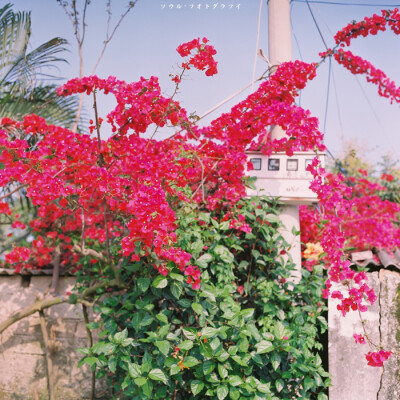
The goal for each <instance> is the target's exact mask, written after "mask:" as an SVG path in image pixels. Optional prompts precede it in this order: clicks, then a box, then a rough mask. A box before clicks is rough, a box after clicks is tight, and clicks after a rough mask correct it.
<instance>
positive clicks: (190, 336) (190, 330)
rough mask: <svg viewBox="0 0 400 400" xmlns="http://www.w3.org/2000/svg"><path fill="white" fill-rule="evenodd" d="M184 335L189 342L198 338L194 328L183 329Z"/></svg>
mask: <svg viewBox="0 0 400 400" xmlns="http://www.w3.org/2000/svg"><path fill="white" fill-rule="evenodd" d="M182 333H183V335H184V336H185V337H186V339H189V340H194V339H196V337H197V332H196V331H195V330H194V329H193V328H183V329H182Z"/></svg>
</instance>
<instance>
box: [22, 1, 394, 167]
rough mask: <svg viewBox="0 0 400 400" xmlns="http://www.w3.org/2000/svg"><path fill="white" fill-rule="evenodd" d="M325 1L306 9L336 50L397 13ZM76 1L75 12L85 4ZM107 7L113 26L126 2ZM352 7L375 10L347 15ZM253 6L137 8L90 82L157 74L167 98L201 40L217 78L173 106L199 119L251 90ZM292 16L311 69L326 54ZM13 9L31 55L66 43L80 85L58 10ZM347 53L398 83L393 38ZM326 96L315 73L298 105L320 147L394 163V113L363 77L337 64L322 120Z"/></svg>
mask: <svg viewBox="0 0 400 400" xmlns="http://www.w3.org/2000/svg"><path fill="white" fill-rule="evenodd" d="M322 1H324V0H322ZM322 1H321V2H318V3H313V2H312V1H310V7H311V9H312V11H313V13H314V16H315V19H316V21H317V23H318V25H319V27H320V30H321V32H322V35H323V37H324V39H325V41H326V43H327V45H328V46H329V47H330V46H333V37H332V34H334V33H335V32H336V31H337V30H338V29H340V28H341V27H343V26H345V25H346V24H347V23H348V22H350V21H351V20H360V19H362V18H363V17H364V16H366V15H372V14H373V13H374V12H375V13H378V12H379V10H380V9H382V8H394V7H387V6H385V7H384V6H383V5H388V4H391V5H400V2H398V1H390V0H385V1H378V0H351V1H339V0H337V1H336V0H332V1H333V2H341V3H346V4H347V5H338V4H336V5H333V4H321V3H322ZM77 2H78V4H80V3H82V0H81V1H79V0H78V1H77ZM105 3H106V2H105V1H104V0H92V2H91V5H90V6H89V8H88V22H87V25H88V26H87V36H86V40H85V45H84V63H85V65H84V72H85V74H90V72H91V70H92V68H93V66H94V62H95V59H96V58H97V56H98V55H99V52H100V50H101V47H102V42H103V40H104V37H105V26H106V13H105ZM113 3H115V4H113V20H114V23H115V22H116V21H117V20H118V17H119V15H120V14H121V13H122V12H123V11H124V9H125V7H126V6H125V4H127V2H126V1H123V0H118V1H117V0H114V2H113ZM262 3H263V4H262V13H261V32H260V42H259V47H260V48H262V50H263V52H264V54H265V55H267V54H268V32H267V30H268V26H267V21H268V14H267V12H268V10H267V0H263V1H262ZM349 3H359V4H380V5H381V6H371V7H366V6H352V5H348V4H349ZM179 5H180V6H181V7H180V8H179V7H178V6H179ZM191 5H193V8H192V7H191ZM199 5H200V9H199V8H198V6H199ZM207 5H208V6H209V7H208V8H207ZM223 5H224V6H225V7H223ZM231 5H232V6H233V7H232V8H231V7H230V6H231ZM259 7H260V0H223V1H219V0H218V1H217V0H196V1H195V0H139V1H138V3H137V5H136V6H135V8H134V9H133V10H132V11H131V12H130V13H129V14H128V16H127V17H126V19H125V20H124V21H123V23H122V24H121V26H120V28H119V29H118V31H117V33H116V35H115V37H114V39H113V40H112V42H111V43H110V45H109V47H108V48H107V50H106V53H105V56H104V58H103V60H102V62H101V64H100V65H99V67H98V69H97V71H96V74H97V75H98V76H100V77H107V76H109V75H114V76H116V77H117V78H118V79H123V80H126V81H128V82H131V81H135V80H137V79H138V78H139V77H140V76H144V77H149V76H151V75H155V76H158V77H159V78H160V83H161V87H162V88H163V90H164V93H165V94H171V93H172V92H173V85H172V83H171V82H170V78H169V76H168V75H169V74H170V73H173V74H174V73H177V72H178V68H177V65H178V62H180V60H179V58H180V57H179V55H178V53H176V51H175V49H176V47H177V45H178V44H180V43H183V42H186V41H189V40H191V39H193V38H195V37H204V36H206V37H207V38H208V39H209V40H210V44H212V45H214V46H215V48H216V49H217V52H218V53H217V56H216V59H217V61H218V62H219V64H218V70H219V73H218V75H216V76H214V77H211V78H210V77H205V76H204V74H202V73H200V72H197V71H193V70H191V71H189V72H190V74H188V76H187V77H186V78H185V80H184V81H183V85H182V87H181V93H179V94H178V97H177V99H178V100H180V101H181V103H182V104H183V106H184V107H185V108H186V109H187V110H188V112H193V111H196V113H197V114H198V115H202V114H203V113H205V112H206V111H208V110H209V109H211V108H212V107H213V106H215V105H216V104H218V103H220V102H221V101H223V100H224V99H226V98H228V97H229V96H230V95H232V94H233V93H235V92H237V91H238V90H240V89H242V88H243V87H245V86H246V85H248V84H249V83H250V82H251V79H252V73H253V65H254V55H255V52H256V40H257V24H258V14H259ZM291 8H292V25H293V31H292V36H293V45H292V46H293V59H302V60H304V61H307V62H311V61H318V53H319V52H320V51H323V50H324V48H325V47H324V44H323V41H322V39H321V37H320V35H319V33H318V30H317V28H316V26H315V23H314V21H313V19H312V16H311V14H310V11H309V9H308V7H307V4H306V3H305V2H304V1H302V0H298V1H293V2H292V4H291ZM14 9H15V10H31V12H32V47H36V46H37V45H39V44H41V43H43V42H44V41H46V40H48V39H50V38H52V37H55V36H60V37H64V38H66V39H67V40H68V41H69V43H70V46H69V48H70V52H69V54H67V59H68V62H69V63H68V64H63V65H60V71H59V74H60V76H62V77H64V78H65V79H70V78H72V77H75V76H77V75H78V57H77V47H76V42H75V39H74V36H73V31H72V26H71V24H70V22H69V20H68V18H67V16H66V15H65V13H64V10H63V9H62V8H61V7H60V5H59V4H58V3H57V1H56V0H35V1H32V0H30V1H29V0H15V1H14ZM351 49H352V50H353V52H354V53H355V54H357V55H360V56H361V57H363V58H365V59H367V60H369V61H371V62H372V63H374V64H375V65H376V66H377V67H378V68H381V69H383V70H384V71H385V72H386V73H387V75H388V76H389V77H391V78H392V79H393V80H394V81H395V82H398V83H399V84H400V68H399V65H400V52H399V50H400V37H396V36H395V35H394V34H392V33H391V32H385V33H381V34H380V35H379V36H376V37H369V38H360V39H358V40H356V41H354V45H353V46H352V48H351ZM266 67H267V66H266V64H265V62H264V61H263V60H262V59H261V58H258V59H257V73H256V76H260V75H261V74H262V72H264V70H265V69H266ZM61 82H62V81H60V83H61ZM327 87H328V64H327V63H325V64H323V65H322V66H321V67H320V68H319V69H318V77H317V78H316V79H315V80H314V81H313V82H311V83H310V84H309V86H308V87H307V88H306V89H305V90H304V91H303V92H302V96H301V105H302V106H303V107H305V108H308V109H310V110H311V112H312V114H313V115H314V116H316V117H318V118H319V120H320V128H321V129H323V127H324V125H325V126H326V129H325V143H326V145H327V146H328V148H329V150H330V151H331V152H332V153H333V154H334V155H336V156H340V154H341V152H342V150H343V143H344V142H345V141H350V142H353V143H358V144H359V146H360V147H361V148H362V149H363V150H362V151H363V155H364V156H365V158H368V159H371V160H372V161H377V160H379V159H380V158H381V157H382V155H385V154H390V155H391V156H392V157H393V158H395V159H400V113H399V105H397V104H393V105H391V104H390V102H389V101H388V100H387V99H382V98H380V97H379V96H378V94H377V90H376V87H375V86H372V85H371V84H367V83H366V82H365V79H364V78H363V77H358V78H357V79H356V78H355V77H354V76H353V75H351V74H350V73H349V72H348V71H346V70H344V68H343V67H341V66H339V65H337V64H335V63H334V62H333V63H332V73H331V81H330V91H329V101H328V112H327V113H326V112H325V110H326V99H327ZM249 93H250V92H249V90H247V91H245V92H243V93H242V94H241V95H239V96H237V97H235V99H234V100H232V101H230V102H228V103H227V104H225V105H224V106H222V107H221V108H219V109H218V110H217V111H215V112H214V113H213V114H211V115H210V116H209V117H207V118H205V119H204V120H203V121H204V123H207V122H209V121H210V120H211V119H212V118H215V117H217V116H218V115H219V114H220V113H221V112H224V111H227V110H228V109H229V108H230V107H231V106H232V105H234V104H235V103H236V102H238V101H240V100H241V99H243V98H244V96H246V95H247V94H249ZM112 100H113V99H112V98H101V100H100V101H101V104H102V105H101V107H100V111H101V113H102V114H106V113H107V111H108V110H110V109H111V108H112V106H113V104H114V103H113V101H112ZM86 110H87V112H88V113H91V106H90V103H87V104H86ZM325 119H326V122H325ZM160 134H161V135H162V134H163V132H161V133H160ZM164 134H165V132H164Z"/></svg>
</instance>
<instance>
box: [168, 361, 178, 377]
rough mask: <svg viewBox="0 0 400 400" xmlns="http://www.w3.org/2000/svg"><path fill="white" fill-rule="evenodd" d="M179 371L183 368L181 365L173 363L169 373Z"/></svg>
mask: <svg viewBox="0 0 400 400" xmlns="http://www.w3.org/2000/svg"><path fill="white" fill-rule="evenodd" d="M178 372H181V368H180V367H179V365H177V364H174V365H171V370H170V372H169V374H170V375H171V376H172V375H176V374H177V373H178Z"/></svg>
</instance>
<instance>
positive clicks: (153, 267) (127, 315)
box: [0, 11, 400, 400]
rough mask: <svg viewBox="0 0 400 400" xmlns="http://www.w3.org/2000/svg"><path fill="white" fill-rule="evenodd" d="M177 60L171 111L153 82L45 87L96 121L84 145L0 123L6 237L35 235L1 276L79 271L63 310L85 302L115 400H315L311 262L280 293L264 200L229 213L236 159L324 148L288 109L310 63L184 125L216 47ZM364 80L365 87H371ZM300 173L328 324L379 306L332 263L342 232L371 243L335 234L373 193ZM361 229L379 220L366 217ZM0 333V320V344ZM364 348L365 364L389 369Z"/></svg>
mask: <svg viewBox="0 0 400 400" xmlns="http://www.w3.org/2000/svg"><path fill="white" fill-rule="evenodd" d="M385 13H386V12H385ZM385 13H384V14H383V20H384V21H387V22H388V23H389V24H392V25H391V26H395V25H396V24H398V23H399V22H398V21H399V18H397V15H398V14H397V11H395V12H391V13H389V14H387V13H386V14H385ZM383 20H382V18H381V17H374V18H373V19H372V20H371V21H370V20H368V21H367V22H366V23H365V24H366V25H367V27H368V29H367V32H372V33H374V32H375V29H373V27H374V24H382V23H383V22H382V21H383ZM393 21H394V22H393ZM396 21H397V22H396ZM379 26H380V25H379ZM396 26H397V25H396ZM371 27H372V28H371ZM360 31H363V32H365V27H364V25H363V24H356V25H354V27H353V28H351V29H348V28H346V29H345V30H344V31H343V32H345V33H344V36H343V35H339V36H337V47H336V48H335V49H333V50H329V51H328V52H327V53H324V54H322V58H323V59H324V58H326V57H328V56H332V55H336V54H339V50H340V49H339V50H338V47H340V46H341V44H343V43H347V42H348V40H349V39H348V38H349V37H351V36H353V37H356V36H358V35H359V32H360ZM395 32H396V33H397V30H395ZM177 50H178V53H179V55H180V56H182V57H183V58H184V60H183V62H182V65H181V67H182V72H181V74H180V75H176V76H174V77H172V81H173V82H174V84H175V85H176V90H175V91H174V94H173V95H172V96H170V97H167V96H165V95H162V90H161V88H160V85H159V83H158V79H157V78H156V77H150V78H141V79H140V80H139V81H138V82H133V83H126V82H123V81H120V80H118V79H117V78H115V77H109V78H107V79H101V78H98V77H97V76H90V77H85V78H82V79H73V80H71V81H69V82H67V83H66V84H65V85H63V86H62V87H60V88H59V90H58V93H59V95H61V96H68V95H71V94H75V93H87V95H89V96H92V98H93V103H94V117H93V121H92V122H91V126H90V127H89V132H88V133H86V134H76V133H73V132H71V131H69V130H67V129H64V128H61V127H58V126H52V125H48V124H47V123H46V121H45V120H44V119H43V118H40V117H38V116H35V115H31V116H26V117H25V118H24V120H23V121H22V122H16V121H12V120H10V119H7V118H5V119H3V120H2V121H1V123H2V127H3V130H1V131H0V149H1V154H0V162H1V163H2V169H1V170H0V185H1V186H2V187H4V188H5V189H6V190H5V194H4V195H3V196H2V197H1V198H0V201H1V202H0V212H1V213H2V214H4V215H5V216H7V218H9V220H10V222H11V223H12V227H13V228H12V229H14V231H11V232H10V235H11V236H12V235H14V234H18V233H19V230H24V229H29V230H30V231H31V235H30V236H29V239H32V240H31V241H30V242H28V241H26V240H25V241H23V240H20V237H18V240H17V241H16V242H15V243H14V247H13V248H12V250H11V251H9V252H8V253H7V254H6V255H5V266H8V267H12V268H15V269H17V270H20V269H21V268H28V269H29V268H31V269H38V268H43V267H45V266H50V265H52V266H53V268H54V271H55V276H56V275H57V273H58V271H60V269H71V270H73V271H74V272H76V273H77V274H78V276H79V281H78V284H77V288H76V290H75V292H74V293H72V294H71V295H70V296H69V301H70V302H72V303H75V302H77V303H79V302H80V303H83V304H84V305H85V306H87V305H88V304H93V302H94V303H96V302H98V303H99V312H100V313H101V315H102V318H103V323H102V324H101V326H102V328H103V331H104V334H105V335H106V337H105V339H102V341H101V342H99V343H98V344H97V345H94V346H93V347H92V348H91V349H89V350H87V351H86V353H85V358H84V359H83V363H88V364H90V365H91V366H92V367H93V369H95V368H98V369H99V371H100V373H102V374H104V373H106V374H113V375H111V376H109V379H110V383H111V385H113V386H114V387H115V391H116V392H117V393H119V392H120V391H126V392H127V393H130V394H129V395H130V396H136V398H153V397H154V396H156V398H163V396H164V397H165V396H166V393H168V395H167V396H171V398H182V399H183V398H191V397H190V396H192V398H196V396H197V398H204V396H210V397H214V398H218V399H219V400H222V399H224V398H226V397H227V396H229V397H230V398H232V399H235V398H241V397H244V398H246V397H247V398H254V399H257V398H261V399H269V398H289V399H292V398H298V397H299V396H300V397H301V398H315V397H316V396H317V397H318V398H319V399H321V398H324V394H323V393H319V392H320V390H322V388H323V387H324V385H325V384H326V383H324V382H323V379H322V378H321V376H324V372H323V369H322V368H321V366H320V359H319V358H318V356H317V354H316V352H315V350H316V349H317V350H318V347H319V346H318V343H317V342H316V341H315V340H316V338H317V331H318V329H319V328H318V326H319V327H323V326H324V324H325V322H324V320H323V318H319V317H320V313H321V311H322V308H323V306H322V305H321V302H320V299H319V298H318V296H319V293H320V289H321V288H320V279H321V272H322V271H321V268H320V266H319V260H320V257H321V256H317V257H314V256H313V254H314V253H315V251H314V250H312V248H311V247H309V252H308V253H309V254H308V253H307V252H305V254H304V255H305V258H307V259H308V260H307V261H306V262H307V264H306V267H307V268H305V269H304V271H303V280H302V281H301V282H300V283H298V284H295V283H293V282H291V281H288V278H289V276H290V271H291V269H292V268H293V266H292V264H291V263H290V261H289V262H285V260H284V259H283V258H282V257H281V256H283V255H284V254H283V253H284V252H285V251H286V250H285V248H284V247H285V244H284V243H283V241H282V238H281V237H280V235H279V234H278V233H277V230H276V227H277V224H278V218H277V217H276V216H275V212H276V211H275V208H274V207H270V206H269V205H268V203H267V202H266V201H265V200H256V199H252V200H246V201H244V200H242V199H243V198H244V197H245V195H246V189H245V183H246V177H245V171H246V159H247V158H246V153H245V152H246V150H247V149H249V148H251V149H258V150H260V151H262V152H263V153H265V154H271V153H272V152H274V151H283V152H286V153H287V154H288V155H291V154H293V152H294V151H296V150H302V151H313V150H324V145H323V143H322V139H323V135H322V133H321V132H320V131H319V130H318V121H317V119H316V118H314V117H312V116H311V113H310V112H309V111H307V110H304V109H302V108H301V107H299V106H297V105H296V104H295V98H296V97H297V96H298V94H299V90H302V89H304V88H305V86H306V84H307V82H308V81H309V80H311V79H313V78H314V77H315V75H316V68H317V64H316V63H311V64H308V63H304V62H301V61H294V62H288V63H283V64H281V65H279V66H277V67H276V68H274V72H273V73H271V74H270V75H269V76H268V77H267V78H266V79H265V80H264V81H263V82H262V83H261V84H260V85H259V87H258V89H257V90H256V91H255V92H254V93H252V94H250V95H249V96H248V97H247V98H246V99H245V100H243V101H241V102H239V103H238V104H237V105H236V106H234V107H233V108H232V109H231V110H230V111H229V112H227V113H225V114H222V115H221V116H219V117H218V118H216V119H215V120H213V121H212V122H211V123H210V125H208V126H205V127H199V126H198V125H197V124H196V121H197V118H193V117H192V116H191V115H190V114H189V115H188V113H187V112H186V110H185V109H183V108H182V107H181V106H180V104H179V102H178V101H177V100H176V99H175V95H176V93H178V87H179V85H180V84H181V81H182V77H183V74H185V73H187V71H188V70H190V69H192V68H194V69H198V70H200V71H204V72H205V74H206V75H207V76H213V75H214V74H215V73H216V72H217V62H216V61H215V59H214V56H215V54H216V51H215V49H214V48H213V47H212V46H211V45H209V44H208V40H207V39H206V38H203V39H194V40H192V41H190V42H187V43H184V44H183V45H180V46H179V47H178V49H177ZM340 60H341V58H340V57H339V61H340ZM356 62H357V59H356V58H351V63H356ZM350 70H351V71H352V72H354V71H358V70H357V69H354V68H350ZM371 71H372V70H369V69H366V70H365V69H364V70H363V73H367V74H368V73H369V74H371V73H372V74H373V76H374V77H376V74H375V72H374V71H375V70H374V71H372V72H371ZM380 76H383V75H380ZM374 79H375V78H374ZM373 82H374V83H376V82H375V80H373ZM385 82H386V84H385V85H386V86H385V87H387V88H389V89H390V91H391V92H390V93H394V92H393V90H394V89H393V87H392V85H388V84H387V82H388V81H385ZM389 89H388V90H389ZM99 91H102V92H104V93H105V94H109V95H112V96H114V97H115V100H116V107H115V109H114V110H112V111H111V112H110V113H109V114H108V115H106V116H99V115H98V113H97V98H96V94H97V92H99ZM383 93H384V94H387V92H386V91H384V92H383ZM389 97H391V98H392V99H394V100H395V101H396V96H389ZM273 125H274V126H277V125H278V126H281V127H282V128H283V129H284V131H285V133H286V135H285V136H284V137H283V138H282V139H275V140H273V139H272V138H271V134H270V128H271V126H273ZM106 126H107V127H108V128H109V130H110V131H112V135H111V136H110V137H109V138H108V139H104V138H103V137H102V131H104V129H105V127H106ZM166 126H167V127H170V129H171V136H170V137H169V138H168V139H165V140H163V141H157V140H155V139H154V137H155V136H156V133H157V130H158V129H159V128H160V127H166ZM143 134H146V135H145V137H144V135H143ZM149 137H150V138H149ZM248 167H250V166H248ZM309 169H310V171H311V173H312V175H313V177H314V179H313V181H312V183H311V188H312V189H313V190H314V191H315V192H316V193H317V194H318V197H319V201H320V209H321V210H323V212H324V214H325V215H326V219H324V220H320V219H318V218H316V217H315V214H312V213H308V214H307V213H306V211H304V212H303V222H304V216H307V218H308V220H306V224H308V225H309V226H310V229H309V230H307V234H308V237H307V241H309V242H310V243H311V245H312V246H316V244H315V243H312V242H313V241H315V240H316V238H318V232H315V228H313V225H314V224H315V223H320V224H322V223H323V229H324V234H323V237H322V238H321V240H320V242H321V243H320V244H321V246H322V249H323V251H324V253H323V254H324V260H325V266H326V268H327V270H328V274H329V279H328V281H327V282H326V288H325V289H324V290H323V295H324V297H328V296H329V295H332V296H336V297H338V298H341V299H342V303H341V305H340V307H341V308H340V310H341V311H342V313H343V314H346V313H347V312H348V311H350V310H355V311H357V310H359V311H365V310H366V309H367V305H368V304H370V303H373V302H374V301H375V300H376V296H375V294H374V293H373V291H372V289H370V288H369V287H368V285H367V283H366V276H365V274H364V273H363V272H357V271H353V270H352V269H351V268H350V266H349V262H348V261H347V260H346V257H345V255H344V253H343V249H344V248H345V247H346V246H347V244H348V243H347V242H348V240H347V239H348V238H347V236H346V235H348V234H350V232H351V235H352V237H363V235H364V237H365V238H368V240H370V241H374V240H375V239H376V236H373V235H372V234H370V232H368V235H365V232H364V231H360V230H358V231H357V230H355V231H354V232H353V231H351V229H352V228H353V227H355V226H359V227H364V226H366V227H368V226H369V225H368V224H367V223H365V224H364V225H363V224H358V222H357V221H356V219H354V220H347V222H348V224H347V225H346V229H342V225H343V222H342V220H343V219H344V217H345V216H353V215H359V214H360V215H366V213H367V211H366V210H365V208H366V206H365V204H363V202H362V201H361V200H358V199H359V198H361V197H360V196H365V195H367V192H368V195H369V191H370V189H371V187H370V186H368V185H367V184H365V183H363V182H362V181H360V182H358V183H357V184H358V185H361V186H360V187H364V189H363V190H364V192H362V191H361V192H360V195H358V194H357V191H356V190H355V189H354V188H353V187H351V186H349V185H346V184H345V182H344V179H343V177H341V176H340V175H339V176H334V175H332V174H327V173H326V171H325V170H323V169H322V168H321V167H320V166H319V165H318V159H315V160H314V161H313V163H312V164H311V165H310V167H309ZM363 185H364V186H363ZM371 190H372V189H371ZM376 190H381V188H379V189H378V188H376ZM18 195H19V196H21V198H22V196H23V195H26V196H27V198H28V199H29V200H30V204H32V205H33V210H34V211H33V212H32V215H31V216H32V218H31V219H30V221H29V228H28V227H26V226H25V221H23V220H21V218H20V217H19V214H18V213H17V211H16V208H14V207H13V206H12V202H13V200H15V198H16V197H18ZM371 196H372V195H371ZM373 200H374V201H372V200H371V202H370V206H371V207H372V208H373V209H376V210H375V211H377V210H378V209H379V210H380V208H381V206H382V204H384V205H385V208H384V212H386V214H385V216H386V215H387V213H391V212H392V213H397V212H398V209H397V208H396V206H394V205H390V204H391V203H389V202H387V203H379V201H378V199H376V198H374V199H373ZM253 203H254V204H253ZM268 207H269V208H268ZM390 207H392V208H391V209H390ZM367 208H368V207H367ZM357 213H358V214H357ZM372 217H373V218H375V221H376V222H378V223H381V220H380V217H381V214H376V215H374V214H373V215H372ZM303 225H304V224H303ZM320 228H321V225H320ZM313 229H314V230H313ZM359 229H360V228H359ZM380 229H381V231H382V232H385V234H387V237H390V238H391V240H387V241H386V247H388V246H389V247H390V246H394V245H397V240H398V239H397V238H399V237H400V236H399V235H397V236H396V232H397V227H395V225H394V224H392V225H390V224H382V227H380ZM392 239H393V240H392ZM374 245H376V243H374ZM246 246H247V247H246ZM317 253H318V254H319V253H320V252H319V251H317ZM306 254H308V255H306ZM331 281H335V282H345V283H346V288H347V289H346V291H345V292H344V293H343V294H340V295H339V294H337V293H336V292H333V293H330V285H331ZM54 283H56V280H55V281H54V280H53V284H54ZM53 290H54V291H56V284H54V285H53ZM340 296H342V297H340ZM99 298H101V299H102V300H101V301H100V300H99ZM63 301H67V299H66V297H64V296H59V297H57V296H54V297H52V298H51V299H45V300H43V301H42V302H41V303H40V304H41V305H40V309H43V308H46V307H48V306H51V305H53V304H58V303H61V302H63ZM35 310H36V311H37V308H32V310H31V311H32V312H35ZM24 315H27V313H24ZM318 318H319V319H318ZM14 322H15V321H14ZM9 324H10V323H9V322H6V323H4V324H0V332H1V331H2V330H4V329H5V327H7V326H9ZM366 338H367V339H368V337H367V336H366ZM360 340H361V339H360ZM371 350H375V352H374V351H371V352H370V353H369V354H368V362H369V363H370V365H376V366H378V365H380V364H381V361H382V360H383V359H384V358H387V357H388V356H389V355H390V351H388V352H385V351H384V350H383V349H381V348H378V349H376V348H374V349H371ZM382 352H383V353H384V354H383V353H382ZM376 360H378V361H379V360H380V361H379V362H377V361H376ZM153 389H154V391H153ZM207 393H208V394H207Z"/></svg>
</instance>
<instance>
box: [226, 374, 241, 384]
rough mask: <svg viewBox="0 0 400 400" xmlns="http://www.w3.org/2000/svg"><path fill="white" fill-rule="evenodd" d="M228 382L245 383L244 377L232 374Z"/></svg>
mask: <svg viewBox="0 0 400 400" xmlns="http://www.w3.org/2000/svg"><path fill="white" fill-rule="evenodd" d="M228 382H229V384H230V385H231V386H239V385H241V384H242V383H243V381H242V379H241V378H240V377H239V376H237V375H231V376H230V377H229V378H228Z"/></svg>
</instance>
